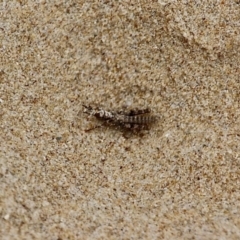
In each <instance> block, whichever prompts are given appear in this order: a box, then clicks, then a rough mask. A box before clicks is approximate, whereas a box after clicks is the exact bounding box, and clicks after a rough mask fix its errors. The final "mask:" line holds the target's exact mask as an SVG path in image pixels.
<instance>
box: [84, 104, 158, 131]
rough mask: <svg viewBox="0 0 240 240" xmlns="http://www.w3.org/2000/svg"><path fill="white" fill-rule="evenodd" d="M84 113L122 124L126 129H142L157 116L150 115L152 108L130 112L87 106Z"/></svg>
mask: <svg viewBox="0 0 240 240" xmlns="http://www.w3.org/2000/svg"><path fill="white" fill-rule="evenodd" d="M83 107H84V111H83V112H84V113H87V114H89V115H91V116H95V117H96V118H98V119H100V120H103V121H105V123H107V124H109V125H115V126H120V127H122V128H124V129H132V130H142V129H148V127H149V125H150V124H152V123H153V122H155V121H156V117H154V116H151V115H150V112H151V111H150V109H148V108H147V109H142V110H139V109H138V110H131V111H130V112H128V113H126V112H123V111H121V112H110V111H106V110H103V109H100V108H95V109H94V108H92V107H91V106H85V105H83Z"/></svg>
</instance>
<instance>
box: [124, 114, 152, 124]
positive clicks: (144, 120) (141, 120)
mask: <svg viewBox="0 0 240 240" xmlns="http://www.w3.org/2000/svg"><path fill="white" fill-rule="evenodd" d="M123 121H124V122H125V123H135V124H148V123H152V122H154V121H155V118H154V117H153V116H125V117H124V120H123Z"/></svg>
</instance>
